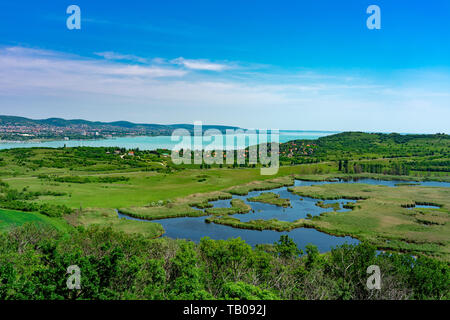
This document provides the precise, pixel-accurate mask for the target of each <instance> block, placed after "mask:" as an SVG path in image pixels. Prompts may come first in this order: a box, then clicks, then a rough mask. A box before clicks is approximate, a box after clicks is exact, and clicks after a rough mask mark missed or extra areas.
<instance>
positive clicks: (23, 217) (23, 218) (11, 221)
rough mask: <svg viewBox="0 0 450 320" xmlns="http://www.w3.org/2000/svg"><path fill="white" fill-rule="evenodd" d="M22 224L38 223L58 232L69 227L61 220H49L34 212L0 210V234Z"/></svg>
mask: <svg viewBox="0 0 450 320" xmlns="http://www.w3.org/2000/svg"><path fill="white" fill-rule="evenodd" d="M24 223H38V224H42V225H47V226H51V227H54V228H55V229H58V230H60V231H67V230H69V229H70V225H69V224H68V223H67V222H66V221H65V220H64V219H62V218H50V217H47V216H44V215H42V214H40V213H35V212H20V211H14V210H5V209H0V232H3V231H9V230H10V229H11V228H13V227H16V226H21V225H23V224H24Z"/></svg>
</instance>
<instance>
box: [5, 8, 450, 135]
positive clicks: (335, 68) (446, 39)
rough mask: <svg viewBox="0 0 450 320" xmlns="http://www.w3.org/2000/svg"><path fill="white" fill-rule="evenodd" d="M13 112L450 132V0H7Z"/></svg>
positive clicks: (8, 95) (8, 93) (8, 105)
mask: <svg viewBox="0 0 450 320" xmlns="http://www.w3.org/2000/svg"><path fill="white" fill-rule="evenodd" d="M71 4H76V5H78V6H79V7H80V8H81V30H68V29H67V28H66V19H67V17H68V16H69V15H68V14H66V8H67V7H68V6H69V5H71ZM371 4H376V5H378V6H379V7H380V9H381V30H369V29H368V28H367V27H366V19H367V17H368V16H369V15H368V14H367V13H366V8H367V7H368V6H369V5H371ZM0 114H11V115H21V116H27V117H32V118H45V117H53V116H57V117H64V118H84V119H90V120H102V121H113V120H129V121H134V122H146V123H180V122H182V123H192V122H193V121H195V120H201V121H203V122H204V123H208V124H229V125H238V126H242V127H248V128H279V129H299V130H314V129H317V130H364V131H385V132H392V131H396V132H447V133H448V128H449V125H448V122H449V121H448V119H450V2H449V1H446V0H441V1H439V0H431V1H413V0H409V1H406V0H396V1H381V0H371V1H363V0H347V1H325V0H318V1H299V0H297V1H262V0H259V1H252V0H249V1H212V0H209V1H135V0H128V1H126V2H122V1H120V2H119V1H98V0H97V1H70V2H69V1H20V0H18V1H14V2H13V1H3V2H2V3H1V4H0Z"/></svg>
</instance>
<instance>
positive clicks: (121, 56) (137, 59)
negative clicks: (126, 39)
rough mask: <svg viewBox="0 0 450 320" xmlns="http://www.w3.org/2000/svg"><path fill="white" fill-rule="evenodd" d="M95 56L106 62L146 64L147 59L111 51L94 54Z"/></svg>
mask: <svg viewBox="0 0 450 320" xmlns="http://www.w3.org/2000/svg"><path fill="white" fill-rule="evenodd" d="M94 54H95V55H97V56H99V57H103V58H105V59H107V60H125V61H135V62H140V63H148V59H145V58H142V57H138V56H135V55H132V54H121V53H117V52H112V51H106V52H94Z"/></svg>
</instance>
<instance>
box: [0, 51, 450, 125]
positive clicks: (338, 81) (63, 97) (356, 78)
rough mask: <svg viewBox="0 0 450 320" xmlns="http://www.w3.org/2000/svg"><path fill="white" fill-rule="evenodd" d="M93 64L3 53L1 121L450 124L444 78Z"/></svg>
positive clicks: (118, 57)
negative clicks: (7, 117)
mask: <svg viewBox="0 0 450 320" xmlns="http://www.w3.org/2000/svg"><path fill="white" fill-rule="evenodd" d="M98 56H99V57H103V59H100V58H95V59H94V58H86V57H81V56H76V55H72V54H66V53H60V52H54V51H49V50H40V49H29V48H24V47H10V48H0V114H1V113H10V114H18V113H21V114H22V115H24V116H32V115H34V116H36V117H45V116H62V117H71V118H74V117H76V118H82V117H85V118H92V117H93V116H92V115H93V114H94V115H95V117H96V118H97V119H98V120H119V119H122V120H131V121H139V122H160V123H169V122H172V123H175V122H191V121H194V120H203V121H205V122H209V123H223V124H235V125H239V126H242V127H266V128H274V127H275V128H276V127H278V128H286V129H305V130H308V129H328V130H366V131H367V130H368V131H380V130H384V131H400V132H417V131H430V132H434V131H445V130H447V128H448V119H449V118H450V101H449V95H448V92H450V85H449V84H450V80H449V79H450V78H449V77H448V73H446V75H444V76H442V75H441V73H438V72H437V73H436V75H435V74H426V76H425V75H424V76H423V78H421V77H420V76H417V74H415V78H416V80H415V81H414V82H411V81H410V80H409V81H407V80H405V79H409V78H411V76H410V75H411V73H410V72H405V73H404V74H401V75H400V76H399V77H400V78H395V77H394V78H392V79H391V80H386V79H385V78H382V79H381V80H380V79H379V78H376V77H374V78H370V77H369V76H366V77H361V76H360V75H353V74H330V73H320V72H317V71H315V72H309V71H308V72H303V71H302V72H294V73H288V72H285V73H282V74H277V73H271V72H270V70H269V69H268V68H267V69H264V70H262V71H261V70H254V71H253V72H251V73H249V72H247V71H246V70H244V71H242V70H241V69H240V68H232V67H231V66H233V64H232V63H229V64H227V63H215V62H210V61H209V60H186V59H184V58H178V59H176V60H177V63H175V62H174V61H173V60H165V59H150V58H148V60H146V61H145V63H143V62H140V61H138V60H137V58H138V57H136V56H133V55H127V54H119V53H108V54H106V53H105V52H103V53H102V54H98ZM236 65H240V64H237V63H236ZM227 67H228V68H229V69H227ZM223 70H227V72H219V71H223ZM204 71H214V72H204ZM436 79H438V80H439V81H438V82H437V81H436ZM405 83H406V84H405ZM436 83H437V85H436ZM19 111H20V112H19ZM237 115H239V116H237Z"/></svg>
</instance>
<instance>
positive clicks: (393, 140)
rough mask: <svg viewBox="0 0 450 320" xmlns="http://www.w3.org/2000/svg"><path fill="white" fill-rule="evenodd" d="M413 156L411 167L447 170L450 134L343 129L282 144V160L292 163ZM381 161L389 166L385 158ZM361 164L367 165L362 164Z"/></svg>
mask: <svg viewBox="0 0 450 320" xmlns="http://www.w3.org/2000/svg"><path fill="white" fill-rule="evenodd" d="M411 157H415V158H416V159H415V161H414V162H411V161H409V162H408V163H407V165H408V167H409V168H411V169H412V170H419V169H420V170H424V171H442V172H448V170H449V169H448V168H449V164H450V136H449V135H447V134H443V133H437V134H398V133H390V134H386V133H365V132H342V133H338V134H334V135H330V136H326V137H321V138H319V139H317V140H292V141H289V142H286V143H282V144H280V159H281V161H284V162H287V163H291V164H301V163H316V162H321V161H344V160H349V159H352V160H362V161H367V160H376V159H381V160H383V159H384V160H389V161H388V163H390V165H389V166H392V165H393V164H394V163H395V161H394V159H398V160H401V159H402V158H405V159H411ZM382 163H383V165H384V166H388V165H386V161H382ZM358 165H360V166H362V167H364V165H363V164H358ZM363 169H364V168H363ZM370 172H372V171H370ZM376 173H380V172H376Z"/></svg>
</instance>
